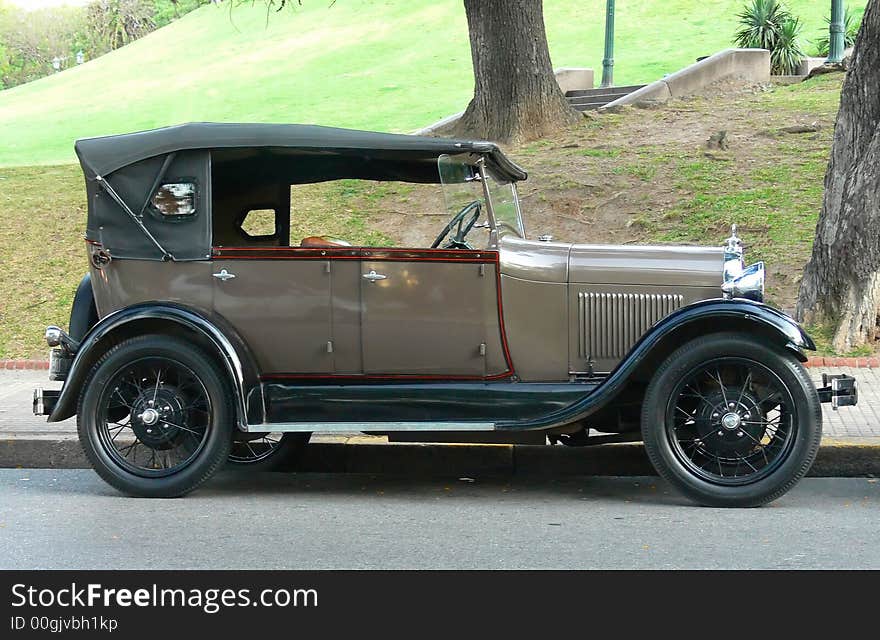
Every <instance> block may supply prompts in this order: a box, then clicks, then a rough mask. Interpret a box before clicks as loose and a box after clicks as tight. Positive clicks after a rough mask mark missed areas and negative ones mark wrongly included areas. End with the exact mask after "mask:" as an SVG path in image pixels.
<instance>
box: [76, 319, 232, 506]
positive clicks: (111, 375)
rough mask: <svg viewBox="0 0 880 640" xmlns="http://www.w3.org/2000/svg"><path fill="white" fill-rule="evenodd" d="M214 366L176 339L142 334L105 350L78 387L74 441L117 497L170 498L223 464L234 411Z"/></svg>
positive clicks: (227, 449) (223, 382) (193, 485)
mask: <svg viewBox="0 0 880 640" xmlns="http://www.w3.org/2000/svg"><path fill="white" fill-rule="evenodd" d="M227 388H228V383H227V380H226V379H225V376H224V374H223V372H222V371H221V370H220V368H219V367H218V365H217V363H216V362H215V361H214V360H213V359H212V358H211V357H209V356H208V355H207V354H206V353H204V352H203V351H202V350H201V349H200V348H198V347H197V346H195V345H193V344H192V343H190V342H186V341H184V340H181V339H179V338H176V337H170V336H160V335H146V336H140V337H137V338H132V339H130V340H127V341H125V342H122V343H121V344H119V345H116V346H115V347H113V348H112V349H110V350H109V351H108V352H107V353H106V354H105V355H104V356H103V357H102V358H101V359H100V360H99V361H98V362H97V363H96V364H95V366H94V367H93V368H92V371H91V372H90V374H89V376H88V379H87V380H86V381H85V383H84V384H83V391H82V393H81V395H80V402H79V411H78V417H77V423H78V431H79V437H80V442H81V444H82V446H83V450H84V451H85V454H86V456H87V457H88V458H89V460H90V462H91V463H92V465H93V466H94V468H95V470H96V471H97V472H98V474H99V475H100V476H101V477H102V478H103V479H104V480H106V481H107V482H108V483H109V484H111V485H112V486H114V487H116V488H117V489H119V490H120V491H123V492H124V493H128V494H130V495H134V496H145V497H175V496H180V495H183V494H185V493H188V492H189V491H192V490H193V489H195V488H196V487H197V486H199V485H200V484H201V483H203V482H204V481H205V480H207V479H208V478H209V477H210V476H211V475H213V473H214V472H215V471H216V470H217V469H218V468H219V467H220V465H221V464H222V463H223V462H224V461H225V459H226V457H227V455H228V453H229V448H230V445H231V441H232V433H233V429H234V424H233V421H234V413H233V410H232V407H231V404H230V396H231V394H230V393H229V392H228V391H227Z"/></svg>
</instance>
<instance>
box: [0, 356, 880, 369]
mask: <svg viewBox="0 0 880 640" xmlns="http://www.w3.org/2000/svg"><path fill="white" fill-rule="evenodd" d="M804 366H805V367H807V368H816V367H850V368H851V369H877V368H880V357H877V356H870V357H860V358H843V357H837V356H810V358H809V359H808V360H807V362H806V363H804ZM48 368H49V361H48V360H0V371H2V370H4V369H5V370H12V369H30V370H33V369H48Z"/></svg>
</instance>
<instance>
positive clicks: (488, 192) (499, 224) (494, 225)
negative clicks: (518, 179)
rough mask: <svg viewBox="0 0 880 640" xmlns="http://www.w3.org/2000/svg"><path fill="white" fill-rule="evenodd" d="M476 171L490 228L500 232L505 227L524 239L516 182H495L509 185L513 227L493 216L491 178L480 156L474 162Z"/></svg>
mask: <svg viewBox="0 0 880 640" xmlns="http://www.w3.org/2000/svg"><path fill="white" fill-rule="evenodd" d="M476 166H477V172H478V173H479V176H480V183H481V185H482V187H483V198H484V199H485V201H486V209H487V211H488V213H487V218H488V219H489V224H490V225H491V230H492V231H494V232H495V233H501V232H502V229H507V230H509V231H511V232H513V233H515V234H516V235H518V236H519V237H520V238H523V239H525V237H526V227H525V224H524V223H523V216H522V207H521V206H520V201H519V192H518V191H517V189H516V183H514V182H497V183H496V184H498V186H507V187H510V191H511V195H512V197H513V207H514V211H516V224H517V227H518V228H516V229H514V228H513V227H512V226H511V225H510V224H508V223H507V222H505V221H499V220H498V218H497V217H496V216H495V202H494V200H493V198H492V189H491V188H490V184H489V181H490V180H492V177H491V176H489V175H488V174H487V173H486V161H485V158H482V157H481V158H480V159H479V160H477V163H476Z"/></svg>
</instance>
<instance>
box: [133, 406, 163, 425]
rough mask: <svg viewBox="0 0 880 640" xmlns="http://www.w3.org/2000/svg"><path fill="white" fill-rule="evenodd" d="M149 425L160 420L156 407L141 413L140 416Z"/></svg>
mask: <svg viewBox="0 0 880 640" xmlns="http://www.w3.org/2000/svg"><path fill="white" fill-rule="evenodd" d="M138 417H139V418H140V419H141V422H143V423H144V424H145V425H147V426H152V425H154V424H156V423H157V422H158V421H159V412H158V411H156V410H155V409H146V410H145V411H144V412H143V413H142V414H141V415H139V416H138Z"/></svg>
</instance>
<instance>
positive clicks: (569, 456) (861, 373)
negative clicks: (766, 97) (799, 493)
mask: <svg viewBox="0 0 880 640" xmlns="http://www.w3.org/2000/svg"><path fill="white" fill-rule="evenodd" d="M823 371H824V372H826V373H847V374H850V375H852V376H855V378H856V379H857V380H858V383H859V404H858V405H857V406H855V407H844V408H842V409H840V410H839V411H834V410H832V408H831V405H830V404H823V405H822V414H823V416H822V418H823V433H824V437H823V442H822V452H821V453H820V457H819V460H817V463H816V466H815V467H814V469H813V475H847V476H852V475H869V474H880V369H868V368H849V367H827V368H823V369H821V370H820V369H810V372H811V374H812V375H813V376H814V378H815V379H816V381H817V382H818V381H819V379H820V377H821V373H822V372H823ZM47 374H48V372H47V371H41V370H36V371H34V370H18V371H0V467H38V468H39V467H43V468H77V467H86V466H88V464H87V463H86V461H85V459H84V457H83V455H82V451H81V450H80V448H79V443H78V441H77V437H76V420H75V419H70V420H66V421H64V422H61V423H52V424H50V423H48V422H46V420H45V418H43V417H38V416H34V415H33V414H32V409H31V402H32V394H33V389H34V388H35V387H43V388H44V389H57V388H60V386H61V383H59V382H49V381H48V375H47ZM312 443H313V445H316V446H310V447H309V450H310V451H309V454H308V456H307V459H306V461H305V463H306V466H307V468H308V469H309V470H316V471H355V470H357V471H361V472H367V473H370V472H377V473H381V472H401V473H412V472H431V473H441V474H443V473H447V474H458V473H477V472H504V471H507V472H510V471H516V472H517V473H519V472H548V473H550V472H552V473H561V474H571V473H585V474H587V475H590V474H593V475H638V474H642V473H649V472H650V467H649V466H648V464H647V459H646V457H645V455H644V451H643V449H642V447H641V445H609V446H604V447H583V448H569V447H563V446H555V447H540V446H539V447H535V446H525V447H524V446H509V445H466V446H465V445H434V444H428V445H425V444H388V442H387V439H386V438H384V437H376V436H363V435H359V434H350V435H339V434H334V435H321V434H315V435H314V436H313V437H312Z"/></svg>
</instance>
